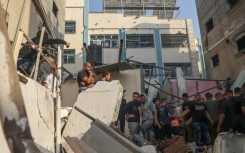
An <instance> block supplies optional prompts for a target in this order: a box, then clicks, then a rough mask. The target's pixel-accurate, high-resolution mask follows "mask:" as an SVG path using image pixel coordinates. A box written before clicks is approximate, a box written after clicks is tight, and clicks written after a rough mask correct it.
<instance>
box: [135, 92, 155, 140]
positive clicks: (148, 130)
mask: <svg viewBox="0 0 245 153" xmlns="http://www.w3.org/2000/svg"><path fill="white" fill-rule="evenodd" d="M140 102H141V111H142V116H141V118H142V125H141V131H142V133H143V135H144V139H146V140H148V141H151V142H154V141H155V139H154V132H153V127H152V124H153V123H155V125H159V122H158V119H157V110H156V107H155V105H154V104H153V103H152V102H148V101H147V97H146V94H141V95H140Z"/></svg>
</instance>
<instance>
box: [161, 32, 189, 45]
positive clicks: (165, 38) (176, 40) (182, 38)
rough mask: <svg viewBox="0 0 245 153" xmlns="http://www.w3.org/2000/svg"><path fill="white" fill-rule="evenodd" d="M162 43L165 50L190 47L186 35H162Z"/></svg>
mask: <svg viewBox="0 0 245 153" xmlns="http://www.w3.org/2000/svg"><path fill="white" fill-rule="evenodd" d="M161 41H162V47H163V48H181V47H188V46H189V43H188V37H187V35H186V34H162V35H161Z"/></svg>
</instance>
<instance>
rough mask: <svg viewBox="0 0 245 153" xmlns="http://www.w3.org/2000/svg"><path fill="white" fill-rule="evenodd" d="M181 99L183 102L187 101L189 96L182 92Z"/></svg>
mask: <svg viewBox="0 0 245 153" xmlns="http://www.w3.org/2000/svg"><path fill="white" fill-rule="evenodd" d="M182 100H183V101H184V103H187V102H188V101H189V96H188V94H187V93H183V94H182Z"/></svg>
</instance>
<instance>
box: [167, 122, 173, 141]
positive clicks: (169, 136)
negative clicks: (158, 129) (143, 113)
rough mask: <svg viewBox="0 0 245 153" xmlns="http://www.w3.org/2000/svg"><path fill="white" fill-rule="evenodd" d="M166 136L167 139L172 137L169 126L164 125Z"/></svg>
mask: <svg viewBox="0 0 245 153" xmlns="http://www.w3.org/2000/svg"><path fill="white" fill-rule="evenodd" d="M166 134H167V139H171V137H172V131H171V125H166Z"/></svg>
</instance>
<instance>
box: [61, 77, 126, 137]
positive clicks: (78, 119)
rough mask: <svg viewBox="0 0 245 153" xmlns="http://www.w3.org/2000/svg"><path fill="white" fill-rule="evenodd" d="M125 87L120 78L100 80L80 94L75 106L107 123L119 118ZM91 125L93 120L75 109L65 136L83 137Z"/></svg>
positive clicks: (64, 133)
mask: <svg viewBox="0 0 245 153" xmlns="http://www.w3.org/2000/svg"><path fill="white" fill-rule="evenodd" d="M122 93H123V88H122V85H121V84H120V82H119V81H118V80H114V81H112V82H102V81H99V82H98V83H97V84H96V85H95V86H94V87H93V88H89V89H87V90H86V91H84V92H82V93H80V94H79V95H78V99H77V102H76V103H75V105H74V106H76V107H78V108H79V109H81V110H83V111H85V112H86V113H88V114H89V115H91V116H93V117H94V118H97V119H99V120H101V121H102V122H103V123H105V124H106V125H110V124H111V123H112V121H116V120H117V115H118V111H119V107H120V102H121V99H122ZM90 127H91V120H90V119H88V118H87V117H85V116H84V115H82V114H81V113H80V112H78V111H77V110H75V109H73V110H72V112H71V114H70V116H69V118H68V122H67V124H66V127H65V129H64V132H63V137H64V136H70V137H78V138H81V137H82V136H83V134H84V133H86V132H87V131H88V129H89V128H90Z"/></svg>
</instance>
